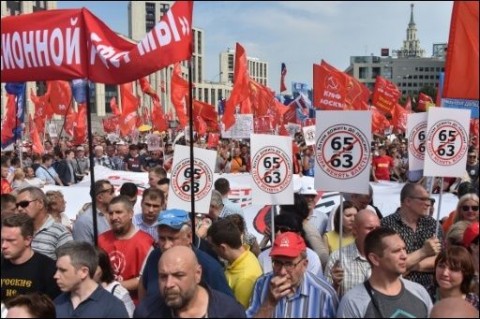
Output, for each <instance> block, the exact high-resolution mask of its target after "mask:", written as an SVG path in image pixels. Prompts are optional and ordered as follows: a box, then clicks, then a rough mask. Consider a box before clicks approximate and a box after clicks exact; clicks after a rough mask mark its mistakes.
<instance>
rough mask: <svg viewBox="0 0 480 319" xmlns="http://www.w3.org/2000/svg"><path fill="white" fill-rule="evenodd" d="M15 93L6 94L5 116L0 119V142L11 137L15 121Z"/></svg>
mask: <svg viewBox="0 0 480 319" xmlns="http://www.w3.org/2000/svg"><path fill="white" fill-rule="evenodd" d="M15 104H16V102H15V95H12V94H7V104H6V106H5V117H4V118H3V121H2V143H3V142H6V141H8V140H9V139H11V138H12V137H13V130H14V129H15V127H16V123H15V118H16V116H15Z"/></svg>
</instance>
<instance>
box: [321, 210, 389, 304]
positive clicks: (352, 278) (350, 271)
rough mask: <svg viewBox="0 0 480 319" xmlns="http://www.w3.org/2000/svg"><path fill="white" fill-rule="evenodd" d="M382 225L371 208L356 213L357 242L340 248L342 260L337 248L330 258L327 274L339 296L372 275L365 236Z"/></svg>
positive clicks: (326, 269) (354, 229) (355, 231)
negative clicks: (366, 256)
mask: <svg viewBox="0 0 480 319" xmlns="http://www.w3.org/2000/svg"><path fill="white" fill-rule="evenodd" d="M378 227H380V220H379V219H378V217H377V215H376V214H375V213H374V212H372V211H371V210H369V209H362V210H361V211H359V212H358V213H357V214H356V215H355V222H354V225H353V235H354V236H355V242H354V243H352V244H350V245H348V246H345V247H342V248H340V249H341V251H342V256H343V258H342V261H341V262H340V261H339V255H340V251H339V250H336V251H334V252H333V253H332V254H331V255H330V258H329V259H328V263H327V267H326V268H325V276H326V279H327V281H328V282H330V283H331V284H332V285H333V288H335V289H336V290H337V292H338V295H339V296H343V295H344V294H345V292H347V291H349V290H350V289H351V288H353V287H354V286H356V285H358V284H360V283H362V282H364V281H365V280H367V279H368V278H369V277H370V273H371V268H370V264H369V263H368V261H367V259H366V258H365V246H364V241H365V237H367V235H368V234H369V233H370V232H371V231H372V230H374V229H376V228H378Z"/></svg>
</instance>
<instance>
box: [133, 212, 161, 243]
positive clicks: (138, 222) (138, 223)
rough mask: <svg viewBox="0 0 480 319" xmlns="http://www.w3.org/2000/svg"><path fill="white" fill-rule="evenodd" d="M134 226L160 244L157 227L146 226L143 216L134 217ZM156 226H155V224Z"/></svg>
mask: <svg viewBox="0 0 480 319" xmlns="http://www.w3.org/2000/svg"><path fill="white" fill-rule="evenodd" d="M132 222H133V224H134V225H135V227H136V228H137V229H140V230H143V231H144V232H146V233H147V234H149V235H150V236H152V238H153V240H155V242H156V243H158V231H157V227H156V226H153V225H149V224H146V223H145V222H144V221H143V219H142V214H136V215H134V216H133V221H132ZM154 225H155V224H154Z"/></svg>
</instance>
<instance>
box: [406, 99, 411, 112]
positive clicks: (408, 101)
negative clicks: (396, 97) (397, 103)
mask: <svg viewBox="0 0 480 319" xmlns="http://www.w3.org/2000/svg"><path fill="white" fill-rule="evenodd" d="M405 110H406V111H407V113H412V99H411V98H410V95H409V96H407V101H406V102H405Z"/></svg>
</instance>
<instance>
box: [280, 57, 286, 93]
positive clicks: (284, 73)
mask: <svg viewBox="0 0 480 319" xmlns="http://www.w3.org/2000/svg"><path fill="white" fill-rule="evenodd" d="M280 73H281V78H280V93H282V92H284V91H286V90H287V86H286V85H285V76H286V75H287V66H286V65H285V63H282V70H281V72H280Z"/></svg>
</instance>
